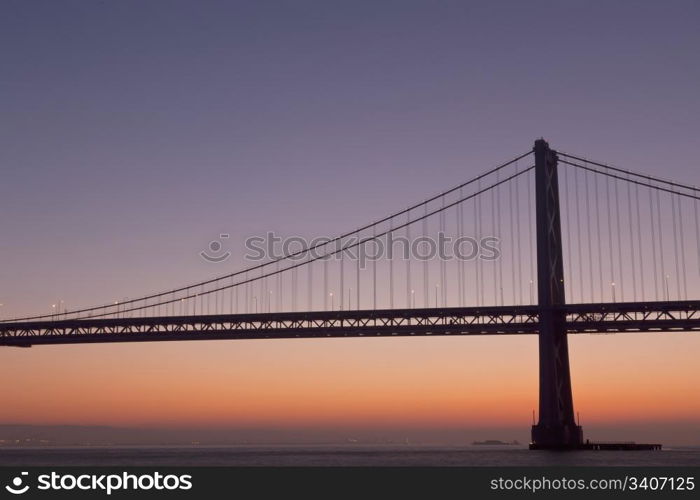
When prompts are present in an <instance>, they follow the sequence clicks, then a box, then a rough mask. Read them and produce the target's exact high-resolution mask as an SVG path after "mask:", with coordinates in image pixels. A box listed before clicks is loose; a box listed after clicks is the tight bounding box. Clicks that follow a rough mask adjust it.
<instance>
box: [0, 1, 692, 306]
mask: <svg viewBox="0 0 700 500" xmlns="http://www.w3.org/2000/svg"><path fill="white" fill-rule="evenodd" d="M699 13H700V7H699V6H698V4H697V2H692V1H689V2H680V1H679V2H675V1H674V2H669V3H665V4H663V5H661V4H659V3H658V2H612V3H611V2H527V3H524V2H407V1H400V2H399V1H397V2H255V1H252V2H177V1H175V2H173V1H169V2H147V3H144V2H129V1H125V2H106V3H105V2H101V3H95V2H70V1H68V2H60V3H58V2H16V1H12V2H5V3H4V4H3V7H2V16H0V46H2V49H0V58H1V59H0V62H1V63H2V67H3V72H2V78H1V80H0V84H1V85H2V92H1V93H0V105H1V106H2V113H3V120H2V123H1V125H0V127H2V133H1V134H0V160H1V161H2V166H3V168H2V171H3V176H2V177H3V180H2V182H0V196H1V197H2V202H1V203H2V207H3V220H4V223H3V233H4V234H3V238H2V243H0V245H1V246H0V256H1V258H2V260H3V261H4V262H5V265H4V266H3V267H2V283H3V290H0V301H1V302H3V303H5V304H6V305H5V306H4V308H5V310H4V311H2V313H3V315H5V314H7V315H9V314H10V313H11V312H16V313H19V312H21V311H27V310H32V311H35V310H37V308H42V307H45V306H48V304H49V303H50V302H52V301H55V298H56V297H62V298H63V296H65V300H66V301H70V303H71V305H73V306H78V305H79V304H85V303H93V302H95V300H98V301H102V300H111V299H112V297H111V296H109V297H104V296H103V292H101V291H100V290H101V289H102V286H101V285H102V284H104V285H106V286H107V287H108V289H109V290H111V291H112V292H111V295H113V296H114V297H120V296H129V295H132V296H133V295H134V294H137V293H141V292H145V291H146V290H149V289H159V288H161V287H164V286H170V285H178V284H181V283H183V282H189V281H197V280H199V279H201V278H204V277H206V276H209V275H219V274H222V273H223V272H226V271H228V268H227V269H222V268H220V267H218V266H213V265H211V264H207V263H204V262H202V261H201V260H200V259H199V257H198V255H197V253H198V252H199V250H201V249H203V248H205V247H206V245H207V243H208V242H209V241H210V240H212V239H213V238H215V237H216V236H217V235H218V234H219V233H221V232H228V233H231V235H232V237H231V240H230V242H231V243H230V246H231V248H230V250H232V251H234V252H240V251H241V250H242V248H241V247H242V239H243V237H244V236H245V235H250V234H258V233H260V232H264V231H267V230H277V231H282V232H285V233H289V234H291V233H302V234H312V235H315V234H336V233H338V232H339V231H343V230H346V229H348V228H351V227H354V226H356V225H359V224H361V223H364V222H366V221H368V220H370V219H374V218H376V217H378V216H380V215H381V214H383V213H387V212H389V211H392V210H394V209H399V208H402V207H404V206H406V205H408V204H409V203H411V202H413V201H418V200H420V199H422V198H424V197H425V196H428V195H429V194H432V193H435V192H439V191H440V190H441V189H443V188H446V187H449V186H452V185H454V184H457V183H459V182H461V181H463V180H465V179H468V178H470V177H472V176H473V175H474V174H475V173H477V172H480V171H482V170H484V169H485V168H487V167H489V166H491V165H494V164H496V163H497V162H500V161H502V160H504V159H507V158H509V157H512V156H514V155H515V154H517V153H520V152H521V151H524V150H526V149H527V148H530V147H531V144H532V141H533V140H534V139H535V138H537V137H539V136H545V137H546V138H547V139H548V140H549V142H550V143H551V144H552V146H553V147H555V148H560V149H562V150H564V151H572V152H578V153H581V154H586V155H589V156H590V157H592V158H597V159H601V160H604V161H609V162H612V163H616V164H619V165H622V166H625V167H630V168H634V169H636V170H639V171H643V172H648V173H651V174H658V175H664V176H666V177H670V178H675V179H678V180H681V181H685V182H688V183H693V182H694V181H696V175H694V173H695V172H696V170H695V168H696V165H697V162H696V156H697V153H698V144H697V141H696V140H695V136H696V134H697V130H698V129H700V99H699V98H698V94H697V89H698V88H700V65H698V64H697V47H699V46H700V32H698V30H697V25H698V21H699V20H700V19H699V16H698V14H699ZM239 262H240V261H235V264H234V265H235V266H238V265H239ZM105 263H107V264H108V265H105ZM228 264H229V265H230V264H231V261H229V263H228ZM69 277H70V278H71V280H74V278H75V277H77V278H78V280H79V282H75V281H73V283H72V284H71V283H66V281H68V278H69ZM146 277H147V279H148V283H143V280H144V279H145V278H146ZM47 281H48V283H49V284H48V286H47ZM140 282H141V283H143V285H139V286H134V285H135V284H139V283H140ZM134 290H136V291H134Z"/></svg>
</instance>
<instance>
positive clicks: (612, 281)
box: [605, 178, 615, 300]
mask: <svg viewBox="0 0 700 500" xmlns="http://www.w3.org/2000/svg"><path fill="white" fill-rule="evenodd" d="M605 199H606V201H605V210H606V212H607V213H608V216H607V217H606V219H607V221H608V254H609V255H610V284H611V285H610V286H611V287H613V289H614V287H615V257H614V256H613V234H612V233H613V232H612V216H611V214H610V211H611V208H612V207H611V205H610V179H609V178H606V179H605ZM611 300H613V297H611Z"/></svg>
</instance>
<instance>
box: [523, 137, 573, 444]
mask: <svg viewBox="0 0 700 500" xmlns="http://www.w3.org/2000/svg"><path fill="white" fill-rule="evenodd" d="M535 193H536V220H537V294H538V304H539V309H540V310H539V325H540V330H539V356H540V414H539V422H538V423H537V425H533V426H532V445H531V447H532V448H575V447H577V446H578V445H580V444H581V443H582V442H583V432H582V430H581V427H580V426H578V425H576V421H575V419H574V405H573V398H572V395H571V375H570V372H569V347H568V342H567V334H566V322H565V317H564V313H563V312H562V311H561V310H560V309H559V306H561V305H563V304H565V303H566V298H565V295H564V265H563V262H562V244H561V224H560V220H559V184H558V178H557V156H556V153H555V152H554V151H552V150H551V149H549V145H548V144H547V142H545V141H544V139H539V140H537V141H535Z"/></svg>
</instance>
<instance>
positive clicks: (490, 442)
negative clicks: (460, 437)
mask: <svg viewBox="0 0 700 500" xmlns="http://www.w3.org/2000/svg"><path fill="white" fill-rule="evenodd" d="M472 444H473V445H505V446H514V445H519V444H520V443H519V442H518V440H516V439H514V440H513V441H501V440H500V439H486V440H484V441H474V442H473V443H472Z"/></svg>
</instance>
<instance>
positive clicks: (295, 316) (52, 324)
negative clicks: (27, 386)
mask: <svg viewBox="0 0 700 500" xmlns="http://www.w3.org/2000/svg"><path fill="white" fill-rule="evenodd" d="M559 311H561V312H562V313H563V314H564V315H565V317H566V330H567V332H568V333H620V332H673V331H700V301H682V302H637V303H621V304H568V305H565V306H563V307H561V308H559ZM8 326H9V327H11V328H12V329H13V335H12V336H11V337H9V336H8V337H5V338H4V339H3V344H4V345H13V346H18V347H30V346H31V345H47V344H75V343H95V342H152V341H158V340H224V339H225V340H234V339H293V338H328V337H331V338H332V337H336V338H345V337H400V336H407V337H410V336H429V335H506V334H507V335H511V334H535V333H538V329H539V308H538V307H537V306H519V307H514V306H500V307H479V308H477V307H455V308H444V309H380V310H374V309H370V310H365V311H311V312H287V313H259V314H219V315H199V316H162V317H145V318H140V317H138V318H120V319H87V320H81V319H76V320H59V321H37V322H26V323H19V324H14V325H12V324H9V325H8Z"/></svg>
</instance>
